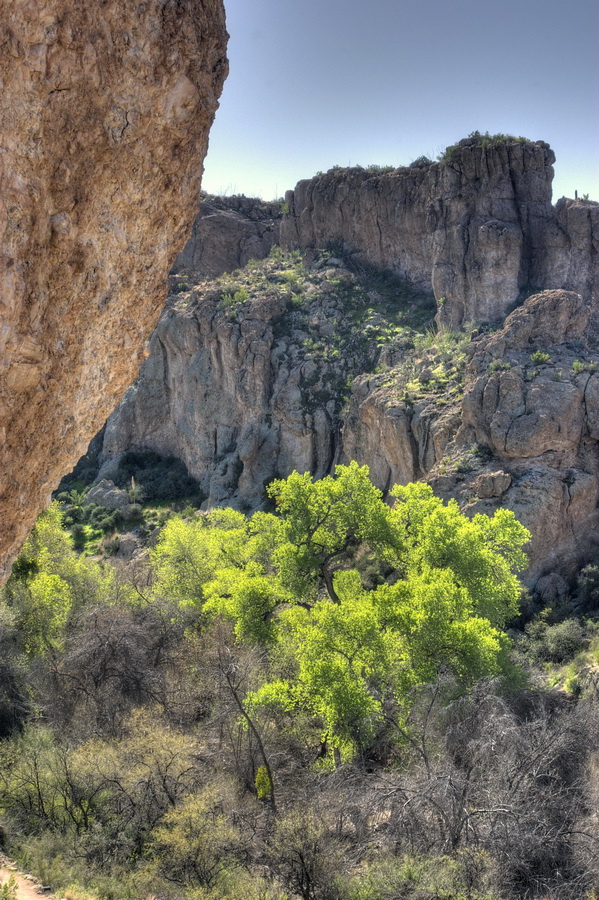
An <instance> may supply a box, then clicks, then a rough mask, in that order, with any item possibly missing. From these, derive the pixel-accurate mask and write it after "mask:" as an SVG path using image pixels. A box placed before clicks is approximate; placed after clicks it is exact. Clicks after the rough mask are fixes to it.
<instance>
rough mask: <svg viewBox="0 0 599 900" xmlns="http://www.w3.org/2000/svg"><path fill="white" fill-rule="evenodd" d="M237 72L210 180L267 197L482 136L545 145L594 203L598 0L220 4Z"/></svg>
mask: <svg viewBox="0 0 599 900" xmlns="http://www.w3.org/2000/svg"><path fill="white" fill-rule="evenodd" d="M225 6H226V9H227V23H228V30H229V32H230V35H231V39H230V43H229V58H230V63H231V73H230V75H229V79H228V81H227V83H226V84H225V89H224V92H223V96H222V99H221V107H220V110H219V111H218V113H217V116H216V121H215V124H214V127H213V130H212V133H211V138H210V151H209V154H208V157H207V160H206V169H205V176H204V181H203V187H204V189H205V190H207V191H210V192H212V193H228V194H232V193H245V194H246V195H248V196H249V195H257V196H262V197H264V198H265V199H270V198H272V197H275V196H280V195H282V194H284V192H285V191H286V190H287V189H289V188H292V187H294V185H295V183H296V182H297V181H299V179H300V178H310V177H311V176H312V175H314V174H315V172H317V171H318V170H326V169H328V168H330V167H331V166H333V165H336V164H338V165H343V166H345V165H358V164H359V165H364V166H366V165H369V164H371V163H378V164H380V165H402V164H408V163H410V162H411V161H412V160H413V159H414V158H416V157H417V156H420V155H422V154H426V155H427V156H430V157H432V158H434V157H436V155H437V154H438V153H439V152H441V151H442V150H443V149H444V148H445V147H446V146H447V145H448V144H451V143H454V142H455V141H457V140H459V139H460V138H462V137H466V136H467V135H468V133H469V132H471V131H474V130H479V131H482V132H484V131H490V132H492V133H495V132H506V133H509V134H516V135H524V136H525V137H528V138H530V139H532V140H545V141H548V142H549V143H550V144H551V146H552V147H553V149H554V150H555V153H556V156H557V163H556V166H555V175H556V177H555V181H554V200H556V199H557V198H559V197H560V196H562V195H564V194H565V195H566V196H574V190H575V189H576V190H578V192H579V194H583V193H589V194H590V196H591V198H592V199H595V200H599V63H598V59H599V2H598V0H418V2H417V0H367V2H365V0H225Z"/></svg>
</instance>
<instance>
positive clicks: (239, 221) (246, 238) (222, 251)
mask: <svg viewBox="0 0 599 900" xmlns="http://www.w3.org/2000/svg"><path fill="white" fill-rule="evenodd" d="M201 200H202V202H201V206H200V211H199V213H198V215H197V216H196V218H195V221H194V223H193V228H192V231H191V237H190V238H189V240H188V241H187V243H186V245H185V247H184V248H183V250H182V251H181V252H180V253H179V254H178V256H177V258H176V259H175V262H174V265H173V268H172V272H173V274H181V275H184V274H186V273H190V274H191V273H193V275H194V276H197V277H199V278H216V277H217V276H218V275H222V273H223V272H232V271H233V270H234V269H239V268H241V267H242V266H245V265H246V263H248V262H249V261H250V259H263V258H264V257H265V256H268V253H269V251H270V250H271V248H272V247H273V246H274V245H275V244H278V243H279V236H280V228H281V219H282V217H283V212H282V209H281V204H280V203H278V202H276V201H273V202H264V201H262V200H258V199H256V198H254V197H242V196H234V197H214V196H212V195H209V194H202V198H201Z"/></svg>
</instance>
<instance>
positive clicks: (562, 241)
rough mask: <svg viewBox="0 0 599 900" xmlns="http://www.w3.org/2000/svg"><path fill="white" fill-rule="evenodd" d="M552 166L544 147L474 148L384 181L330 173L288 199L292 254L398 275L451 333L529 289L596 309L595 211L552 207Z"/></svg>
mask: <svg viewBox="0 0 599 900" xmlns="http://www.w3.org/2000/svg"><path fill="white" fill-rule="evenodd" d="M554 161H555V156H554V154H553V151H552V150H551V148H550V147H549V145H548V144H546V143H544V142H543V141H537V142H536V143H532V142H530V141H522V140H520V139H518V140H516V139H507V140H499V141H494V140H485V139H484V138H480V137H473V138H469V139H465V140H463V141H460V143H459V144H457V145H456V146H455V147H453V148H448V151H447V153H446V157H445V159H443V160H442V161H440V162H436V163H430V162H427V161H425V162H422V161H420V162H419V163H418V164H417V165H413V166H411V167H407V168H400V169H395V170H392V171H388V172H387V171H386V172H383V173H376V172H372V171H370V170H367V169H333V170H331V171H329V172H327V173H325V174H321V175H318V176H316V177H315V178H312V179H311V180H307V181H300V182H299V184H298V185H297V186H296V188H295V190H294V191H289V192H288V193H287V195H286V202H287V204H288V207H289V214H288V215H287V216H285V218H284V221H283V225H282V229H281V240H282V243H283V244H284V245H285V246H286V247H298V248H302V249H303V248H308V247H327V246H332V245H335V244H338V245H343V247H344V249H345V251H346V252H348V251H349V252H352V251H353V252H354V253H355V254H356V256H357V257H358V258H360V259H363V260H366V261H368V262H370V263H373V264H375V265H377V266H379V267H385V268H389V269H392V270H393V271H394V272H396V273H397V274H398V275H400V276H401V277H404V278H406V279H407V280H408V281H410V282H411V283H412V284H414V285H416V286H418V287H419V288H422V289H429V290H430V289H431V288H432V290H433V291H434V294H435V297H436V299H437V302H438V305H439V312H438V321H439V322H440V323H441V324H444V325H447V326H450V327H452V328H456V327H459V326H461V325H462V324H463V323H464V322H469V323H472V324H477V323H481V322H490V321H494V320H500V319H503V318H504V317H505V315H506V313H507V312H508V311H509V309H510V308H512V307H513V305H514V304H515V302H516V301H518V300H521V299H522V298H523V297H524V296H525V295H526V293H527V292H528V293H530V291H531V290H535V289H536V290H539V289H541V288H567V289H571V290H575V291H578V292H579V293H581V294H582V296H583V297H584V299H585V300H594V299H595V297H596V292H597V287H598V285H599V262H598V259H599V254H598V250H599V204H596V203H591V202H588V201H569V200H562V201H560V203H559V204H558V205H557V207H553V206H552V204H551V182H552V179H553V162H554Z"/></svg>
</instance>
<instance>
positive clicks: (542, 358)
mask: <svg viewBox="0 0 599 900" xmlns="http://www.w3.org/2000/svg"><path fill="white" fill-rule="evenodd" d="M549 358H550V357H549V354H548V353H543V352H542V351H541V350H535V352H534V353H531V354H530V361H531V363H532V364H533V365H535V366H540V365H542V364H543V363H547V362H549Z"/></svg>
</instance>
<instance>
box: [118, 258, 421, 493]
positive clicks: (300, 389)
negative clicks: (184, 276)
mask: <svg viewBox="0 0 599 900" xmlns="http://www.w3.org/2000/svg"><path fill="white" fill-rule="evenodd" d="M236 296H237V297H239V299H238V300H236V299H235V298H236ZM241 298H245V299H241ZM377 299H378V301H379V305H383V304H382V300H383V298H382V295H381V294H378V295H376V296H375V295H373V294H372V292H371V293H370V295H369V294H368V293H367V292H366V291H365V289H364V287H363V285H362V284H361V283H360V281H359V279H358V278H357V277H356V276H355V275H354V274H352V273H351V272H350V271H348V270H347V269H345V268H343V267H342V265H341V263H340V261H338V260H335V259H333V260H324V259H323V260H320V261H317V265H316V267H312V268H309V269H308V270H306V269H305V268H304V266H303V265H302V264H301V263H300V262H299V261H298V260H297V259H294V258H293V257H287V258H283V259H281V260H275V259H268V260H265V261H264V262H263V263H262V264H260V266H259V267H256V268H250V269H248V270H247V272H246V273H245V274H244V273H240V275H239V276H237V275H234V276H232V278H230V279H228V280H227V279H223V280H222V281H221V282H219V283H218V284H216V283H214V282H213V283H211V284H208V285H198V286H197V287H196V288H195V289H194V290H193V291H191V292H189V293H187V294H179V295H177V296H173V297H171V298H170V301H169V305H168V307H167V309H166V310H165V312H164V314H163V315H162V317H161V319H160V322H159V324H158V327H157V329H156V331H155V332H154V335H153V337H152V340H151V344H150V356H149V358H148V359H147V360H146V361H145V362H144V364H143V365H142V369H141V373H140V377H139V379H138V380H137V382H136V383H135V384H134V385H133V386H132V387H131V388H130V389H129V390H128V391H127V393H126V394H125V397H124V398H123V401H122V402H121V404H120V405H119V407H118V408H117V409H116V411H115V412H114V413H113V415H112V416H111V417H110V418H109V420H108V422H107V424H106V430H105V433H104V438H103V449H102V454H101V458H102V461H103V466H102V470H101V471H102V477H106V478H110V477H111V475H112V474H113V471H114V470H113V467H114V465H116V464H117V463H118V458H119V455H120V454H121V453H122V452H123V451H126V450H130V449H150V450H154V451H156V452H158V453H161V454H163V455H165V456H168V455H173V456H176V457H178V458H179V459H182V460H183V461H184V462H185V464H186V465H187V468H188V470H189V472H190V473H191V474H192V475H193V476H194V477H195V478H197V479H198V480H199V481H200V483H201V485H202V489H203V491H204V492H205V494H206V496H207V503H208V505H213V504H222V503H227V502H231V503H235V504H237V505H239V506H241V507H242V508H246V509H247V508H252V507H254V508H255V507H256V506H259V505H261V504H262V503H263V502H264V500H265V495H264V485H265V483H266V482H268V481H270V480H271V479H272V478H274V477H284V476H287V475H288V474H289V473H290V472H291V471H292V470H293V469H299V470H300V471H311V472H312V473H314V475H315V476H316V477H321V476H322V475H325V474H326V473H327V472H329V471H330V470H331V468H332V466H333V464H334V462H335V461H336V458H337V456H338V453H339V448H340V440H339V429H340V425H341V409H342V406H343V404H344V402H345V400H346V398H347V395H348V390H349V388H348V379H349V378H351V377H352V376H354V375H357V374H359V373H362V372H365V371H370V370H372V368H373V366H374V365H375V364H376V363H377V362H379V361H380V360H382V359H384V358H385V351H384V350H383V351H382V352H381V344H382V343H383V344H384V343H387V342H388V341H389V338H388V337H387V335H388V334H389V332H391V333H393V332H392V327H393V325H396V322H395V320H394V317H396V310H394V309H392V308H390V309H387V310H386V311H385V310H384V309H382V310H381V311H380V312H378V313H374V312H373V311H372V309H371V308H370V304H371V303H372V302H373V300H377ZM420 299H421V300H424V302H425V303H427V308H428V311H429V315H430V313H431V312H432V309H431V304H430V301H428V300H427V298H420ZM385 312H386V313H387V315H385Z"/></svg>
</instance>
